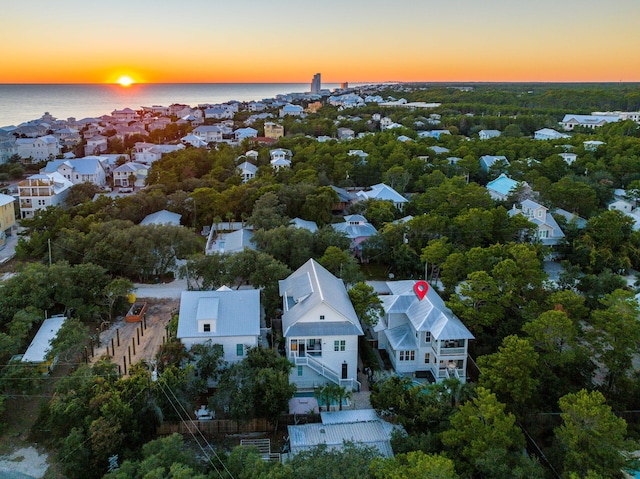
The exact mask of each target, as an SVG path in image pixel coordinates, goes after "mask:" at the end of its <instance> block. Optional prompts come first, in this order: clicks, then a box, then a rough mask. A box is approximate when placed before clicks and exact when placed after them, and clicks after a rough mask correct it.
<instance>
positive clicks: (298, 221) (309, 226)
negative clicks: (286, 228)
mask: <svg viewBox="0 0 640 479" xmlns="http://www.w3.org/2000/svg"><path fill="white" fill-rule="evenodd" d="M289 224H290V225H291V226H293V227H295V228H304V229H306V230H309V231H311V232H312V233H315V232H316V231H318V225H317V224H316V222H315V221H308V220H303V219H302V218H293V219H292V220H291V221H289Z"/></svg>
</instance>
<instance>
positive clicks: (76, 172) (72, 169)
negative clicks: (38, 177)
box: [40, 156, 107, 186]
mask: <svg viewBox="0 0 640 479" xmlns="http://www.w3.org/2000/svg"><path fill="white" fill-rule="evenodd" d="M54 172H58V173H60V174H61V175H62V176H63V177H64V178H66V179H67V180H69V181H70V182H71V183H73V184H74V185H78V184H80V183H85V182H89V183H93V184H94V185H97V186H106V185H107V174H106V171H105V168H104V166H103V164H102V158H100V157H98V156H85V157H84V158H76V159H75V160H53V161H49V162H47V165H46V166H45V167H44V168H42V169H41V170H40V173H54Z"/></svg>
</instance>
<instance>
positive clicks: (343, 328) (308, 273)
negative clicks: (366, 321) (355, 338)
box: [278, 259, 363, 337]
mask: <svg viewBox="0 0 640 479" xmlns="http://www.w3.org/2000/svg"><path fill="white" fill-rule="evenodd" d="M278 286H279V289H280V296H282V297H283V298H285V300H286V302H287V304H288V309H287V311H285V312H284V314H283V315H282V331H283V334H284V336H285V337H290V336H302V335H305V336H306V335H311V334H308V333H314V334H313V335H316V334H318V335H324V336H329V335H331V336H334V335H362V334H363V332H362V327H361V326H360V321H359V320H358V317H357V316H356V312H355V310H354V309H353V305H352V304H351V300H350V299H349V295H348V294H347V289H346V288H345V286H344V283H343V282H342V280H341V279H339V278H336V277H335V276H334V275H332V274H331V273H330V272H329V271H327V270H326V269H325V268H323V267H322V266H321V265H320V264H319V263H318V262H317V261H315V260H314V259H310V260H309V261H307V262H306V263H305V264H303V265H302V266H300V268H298V269H297V270H296V271H295V272H294V273H292V274H291V275H290V276H289V277H288V278H286V279H283V280H281V281H278ZM321 304H324V305H326V306H328V307H329V308H331V309H333V310H335V312H336V313H337V315H338V317H340V320H339V321H330V320H329V321H324V320H323V321H320V320H318V321H313V322H311V321H306V322H304V321H301V320H302V319H304V318H305V316H306V315H307V313H309V312H310V311H311V310H313V309H314V308H316V307H317V306H319V305H321Z"/></svg>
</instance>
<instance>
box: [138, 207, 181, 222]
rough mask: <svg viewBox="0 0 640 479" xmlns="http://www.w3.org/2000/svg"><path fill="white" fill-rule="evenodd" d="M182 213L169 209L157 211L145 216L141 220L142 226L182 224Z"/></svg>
mask: <svg viewBox="0 0 640 479" xmlns="http://www.w3.org/2000/svg"><path fill="white" fill-rule="evenodd" d="M181 218H182V215H180V214H178V213H173V212H171V211H167V210H160V211H156V212H155V213H151V214H150V215H147V216H145V217H144V219H143V220H142V221H141V222H140V226H147V225H166V226H180V219H181Z"/></svg>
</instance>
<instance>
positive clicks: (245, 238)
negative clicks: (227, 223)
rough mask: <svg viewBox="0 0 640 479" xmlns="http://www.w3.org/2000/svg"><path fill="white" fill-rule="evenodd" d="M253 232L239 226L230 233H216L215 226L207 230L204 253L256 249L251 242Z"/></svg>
mask: <svg viewBox="0 0 640 479" xmlns="http://www.w3.org/2000/svg"><path fill="white" fill-rule="evenodd" d="M252 238H253V232H252V231H251V230H249V229H247V228H241V229H239V230H237V231H234V232H232V233H218V232H217V231H216V228H215V226H214V227H213V228H211V230H210V231H209V236H208V237H207V244H206V246H205V250H204V252H205V254H214V253H219V254H223V253H239V252H240V251H243V250H244V249H252V250H255V249H256V245H255V244H253V240H252Z"/></svg>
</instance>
